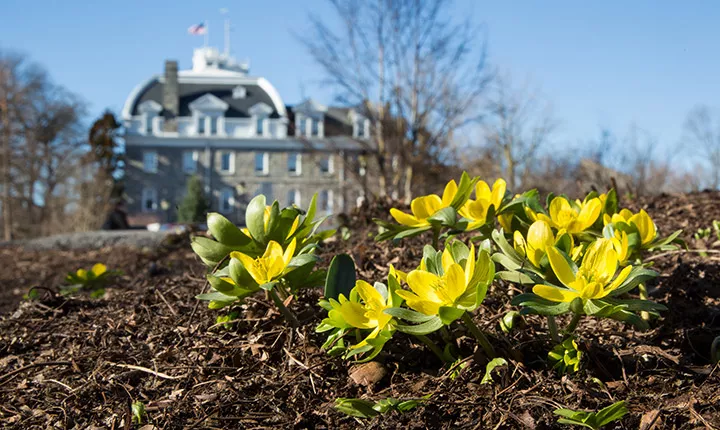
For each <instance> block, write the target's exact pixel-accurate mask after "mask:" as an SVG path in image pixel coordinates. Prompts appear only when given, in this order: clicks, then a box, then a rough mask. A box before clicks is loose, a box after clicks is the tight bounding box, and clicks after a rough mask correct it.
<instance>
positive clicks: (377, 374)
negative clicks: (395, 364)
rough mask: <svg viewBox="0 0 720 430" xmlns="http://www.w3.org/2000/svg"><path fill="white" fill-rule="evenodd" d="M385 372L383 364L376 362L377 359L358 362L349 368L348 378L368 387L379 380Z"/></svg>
mask: <svg viewBox="0 0 720 430" xmlns="http://www.w3.org/2000/svg"><path fill="white" fill-rule="evenodd" d="M386 374H387V370H386V369H385V366H383V365H382V364H380V363H378V362H377V361H371V362H369V363H363V364H358V365H357V366H353V367H352V368H350V379H352V380H353V382H355V383H356V384H358V385H364V386H366V387H370V386H372V385H375V384H376V383H378V382H380V380H381V379H382V378H383V377H384V376H385V375H386Z"/></svg>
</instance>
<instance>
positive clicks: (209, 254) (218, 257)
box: [190, 236, 233, 266]
mask: <svg viewBox="0 0 720 430" xmlns="http://www.w3.org/2000/svg"><path fill="white" fill-rule="evenodd" d="M190 246H191V247H192V250H193V251H194V252H195V253H196V254H197V255H198V256H199V257H200V259H202V261H203V262H204V263H205V264H206V265H208V266H215V265H217V264H218V263H219V262H221V261H222V260H223V259H224V258H225V257H227V255H228V254H230V252H232V250H233V249H232V248H230V247H228V246H225V245H223V244H222V243H219V242H216V241H214V240H212V239H208V238H207V237H202V236H195V237H193V238H192V241H191V242H190Z"/></svg>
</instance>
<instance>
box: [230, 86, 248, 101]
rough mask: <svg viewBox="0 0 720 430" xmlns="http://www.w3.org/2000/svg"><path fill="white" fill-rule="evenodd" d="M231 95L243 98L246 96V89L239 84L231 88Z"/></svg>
mask: <svg viewBox="0 0 720 430" xmlns="http://www.w3.org/2000/svg"><path fill="white" fill-rule="evenodd" d="M232 97H233V98H234V99H244V98H245V97H247V90H246V89H245V87H243V86H241V85H239V86H237V87H235V88H233V93H232Z"/></svg>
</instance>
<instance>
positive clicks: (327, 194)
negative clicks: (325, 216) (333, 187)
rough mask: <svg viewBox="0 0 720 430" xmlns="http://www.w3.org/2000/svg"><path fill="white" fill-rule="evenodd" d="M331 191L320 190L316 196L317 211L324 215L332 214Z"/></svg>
mask: <svg viewBox="0 0 720 430" xmlns="http://www.w3.org/2000/svg"><path fill="white" fill-rule="evenodd" d="M332 203H333V202H332V191H330V190H322V191H320V194H319V195H318V210H320V211H322V212H326V213H331V212H332V206H333V204H332Z"/></svg>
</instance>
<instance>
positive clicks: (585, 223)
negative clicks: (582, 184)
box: [576, 197, 602, 231]
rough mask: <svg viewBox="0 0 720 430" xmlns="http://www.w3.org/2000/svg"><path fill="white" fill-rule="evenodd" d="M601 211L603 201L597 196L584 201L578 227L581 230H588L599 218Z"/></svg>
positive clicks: (578, 217) (578, 218)
mask: <svg viewBox="0 0 720 430" xmlns="http://www.w3.org/2000/svg"><path fill="white" fill-rule="evenodd" d="M600 212H602V202H601V201H600V199H598V198H597V197H596V198H594V199H591V200H590V201H588V202H587V203H584V204H583V205H582V208H581V209H580V213H579V214H578V216H577V223H578V226H577V227H576V228H578V229H579V231H584V230H587V229H588V228H590V226H592V225H593V224H594V223H595V221H596V220H597V219H598V217H599V216H600Z"/></svg>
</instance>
